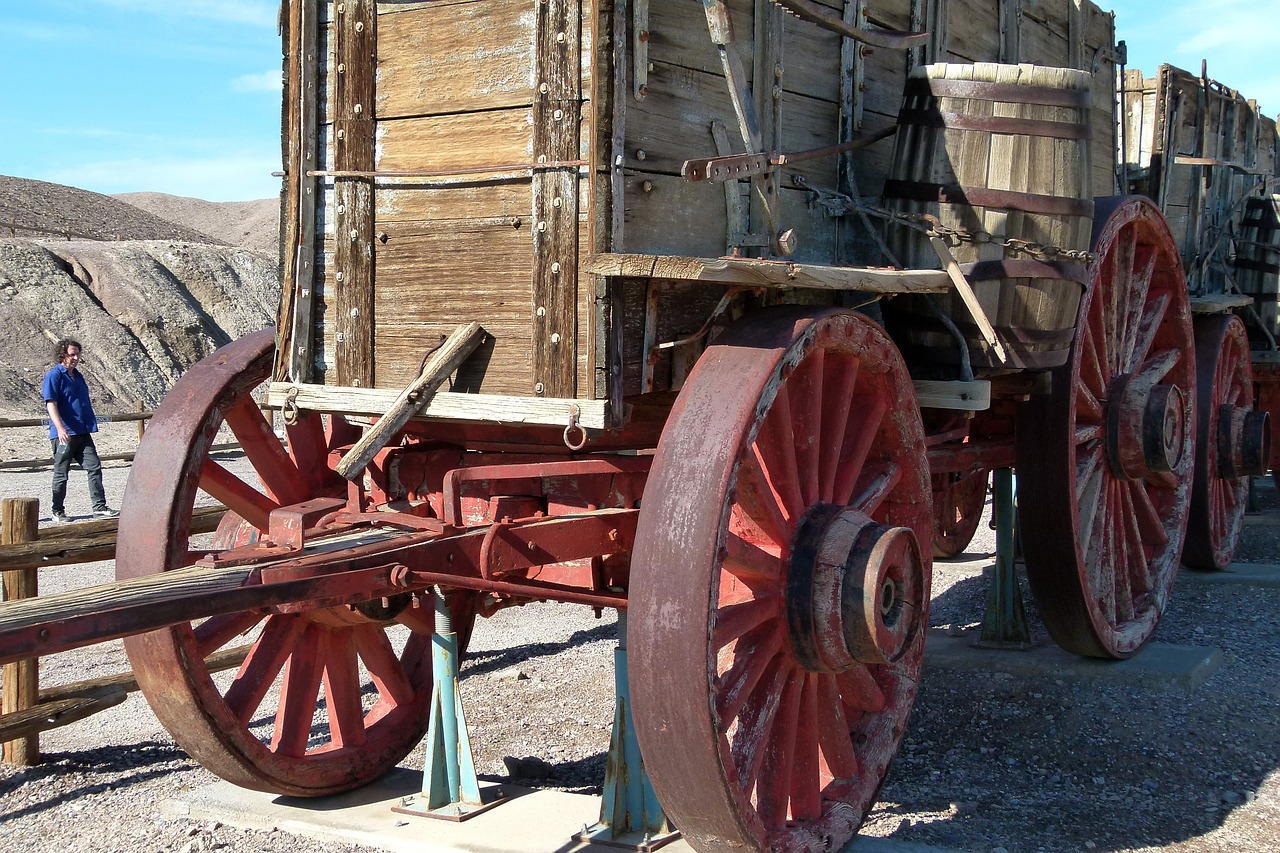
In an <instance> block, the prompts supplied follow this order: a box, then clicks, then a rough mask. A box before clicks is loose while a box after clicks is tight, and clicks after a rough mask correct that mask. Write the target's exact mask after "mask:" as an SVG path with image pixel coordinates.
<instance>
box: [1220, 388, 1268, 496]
mask: <svg viewBox="0 0 1280 853" xmlns="http://www.w3.org/2000/svg"><path fill="white" fill-rule="evenodd" d="M1270 459H1271V423H1270V418H1269V417H1268V415H1267V413H1266V412H1251V411H1249V410H1248V409H1242V408H1239V407H1237V406H1231V405H1226V404H1224V405H1222V406H1219V407H1218V476H1220V477H1222V478H1223V479H1224V480H1231V479H1234V478H1236V477H1243V476H1246V475H1253V476H1258V475H1261V474H1265V473H1267V467H1268V465H1269V463H1270Z"/></svg>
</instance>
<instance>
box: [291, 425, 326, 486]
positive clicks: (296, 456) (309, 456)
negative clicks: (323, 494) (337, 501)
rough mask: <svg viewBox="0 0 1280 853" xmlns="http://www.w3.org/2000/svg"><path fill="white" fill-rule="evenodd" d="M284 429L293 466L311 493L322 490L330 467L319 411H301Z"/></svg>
mask: <svg viewBox="0 0 1280 853" xmlns="http://www.w3.org/2000/svg"><path fill="white" fill-rule="evenodd" d="M284 431H285V435H287V436H288V438H289V446H288V451H289V458H290V459H291V460H292V461H293V464H294V466H295V467H296V468H297V469H298V471H300V472H301V474H302V477H303V479H304V480H305V481H306V483H307V486H308V487H309V489H310V491H311V492H312V493H313V494H314V493H318V492H320V491H322V490H323V489H324V486H325V479H326V475H328V474H329V473H330V469H329V464H328V457H329V448H328V442H327V440H326V439H325V435H324V424H323V423H322V422H321V419H320V415H319V413H317V412H302V413H301V414H300V415H299V417H298V419H297V421H296V422H295V423H292V424H290V423H285V427H284Z"/></svg>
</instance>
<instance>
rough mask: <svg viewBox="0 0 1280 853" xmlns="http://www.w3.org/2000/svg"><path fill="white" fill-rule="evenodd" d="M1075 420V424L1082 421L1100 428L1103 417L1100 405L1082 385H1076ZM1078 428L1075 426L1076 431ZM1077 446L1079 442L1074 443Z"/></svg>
mask: <svg viewBox="0 0 1280 853" xmlns="http://www.w3.org/2000/svg"><path fill="white" fill-rule="evenodd" d="M1075 402H1076V419H1077V424H1078V423H1079V422H1080V421H1084V422H1085V423H1086V424H1089V425H1091V426H1095V427H1096V426H1100V425H1101V424H1102V421H1103V419H1104V417H1105V415H1104V413H1103V411H1102V403H1101V402H1099V401H1098V398H1097V397H1095V396H1094V395H1093V392H1092V391H1090V390H1089V389H1088V388H1086V387H1085V386H1084V384H1083V383H1080V384H1077V385H1076V399H1075ZM1078 429H1079V426H1077V430H1078ZM1076 443H1077V444H1079V442H1078V441H1077V442H1076Z"/></svg>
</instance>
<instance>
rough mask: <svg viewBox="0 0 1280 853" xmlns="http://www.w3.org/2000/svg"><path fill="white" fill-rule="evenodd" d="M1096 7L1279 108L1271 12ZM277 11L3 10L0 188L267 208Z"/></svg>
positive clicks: (222, 4)
mask: <svg viewBox="0 0 1280 853" xmlns="http://www.w3.org/2000/svg"><path fill="white" fill-rule="evenodd" d="M953 2H965V0H953ZM985 2H993V0H985ZM1024 2H1031V0H1024ZM1041 2H1048V0H1041ZM1052 2H1061V0H1052ZM1100 5H1101V6H1103V7H1104V8H1107V7H1110V8H1113V9H1115V10H1116V12H1117V21H1116V27H1117V32H1118V35H1119V38H1122V39H1124V40H1126V41H1127V42H1128V45H1129V60H1130V67H1132V68H1140V69H1142V70H1143V71H1145V72H1146V73H1147V74H1148V75H1150V74H1153V73H1154V72H1155V70H1156V68H1157V67H1158V66H1159V65H1160V63H1162V62H1169V63H1172V64H1174V65H1178V66H1180V67H1182V68H1186V69H1187V70H1190V71H1196V72H1198V71H1199V68H1200V60H1201V58H1207V59H1208V60H1209V74H1210V76H1212V77H1214V78H1215V79H1217V80H1219V81H1221V82H1223V83H1225V84H1226V85H1228V86H1231V87H1233V88H1236V89H1239V90H1240V91H1241V92H1242V93H1243V94H1244V95H1245V97H1249V98H1255V99H1257V100H1258V101H1260V102H1261V104H1262V107H1263V109H1264V110H1265V111H1267V112H1268V113H1269V114H1270V115H1272V116H1273V117H1274V115H1275V113H1276V111H1277V110H1280V73H1276V72H1275V70H1274V66H1275V61H1274V56H1275V53H1276V51H1277V47H1278V46H1280V0H1194V2H1193V0H1164V2H1162V0H1112V2H1109V3H1108V2H1105V0H1104V2H1102V3H1100ZM276 10H277V3H276V2H275V0H21V1H20V0H3V2H0V43H2V44H4V45H5V50H4V51H3V52H2V53H0V75H3V76H0V79H3V80H4V81H6V83H5V85H4V86H2V87H0V117H2V118H0V122H2V124H0V174H6V175H17V176H20V177H26V178H38V179H40V180H46V181H54V182H56V183H64V184H71V185H72V186H78V187H83V188H85V189H91V190H96V191H98V192H106V193H117V192H135V191H144V190H148V191H156V192H167V193H172V194H174V195H186V196H194V197H197V198H205V199H209V200H211V201H238V200H247V199H254V198H266V197H269V196H272V195H275V194H276V192H278V190H279V180H278V179H276V178H272V177H271V172H273V171H276V170H278V169H279V168H280V165H279V162H280V158H279V122H280V100H279V87H280V43H279V39H278V38H277V36H276ZM13 81H19V82H18V84H17V85H14V82H13Z"/></svg>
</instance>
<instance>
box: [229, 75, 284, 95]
mask: <svg viewBox="0 0 1280 853" xmlns="http://www.w3.org/2000/svg"><path fill="white" fill-rule="evenodd" d="M280 86H281V79H280V72H279V71H263V72H262V73H261V74H244V75H241V76H239V77H237V78H236V79H234V80H232V81H231V88H232V89H234V90H236V91H237V92H277V93H278V92H279V91H280Z"/></svg>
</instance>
